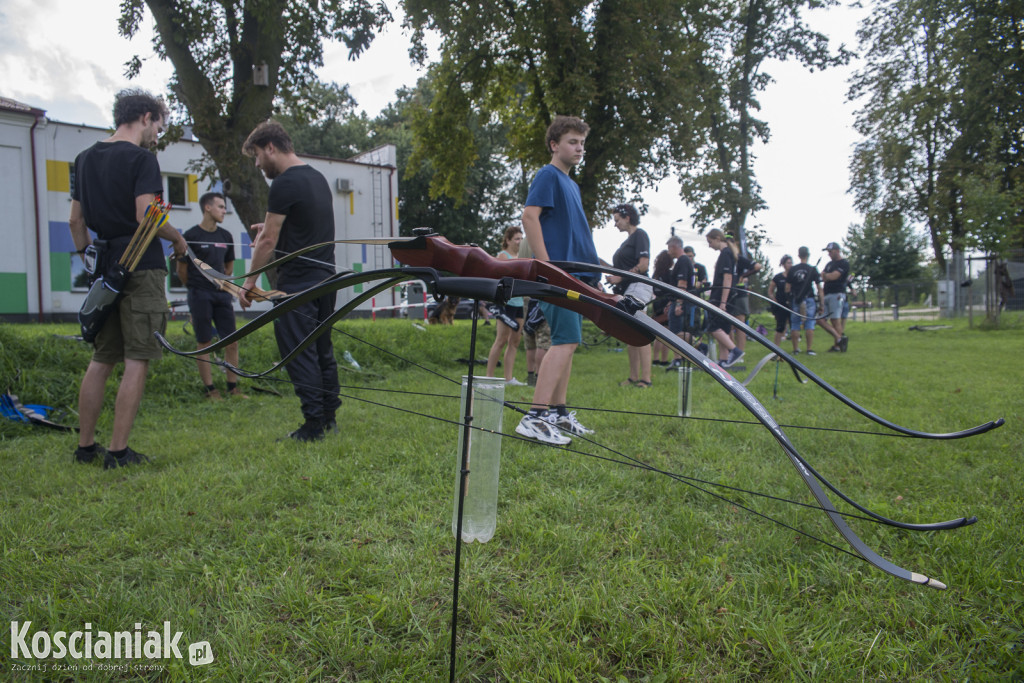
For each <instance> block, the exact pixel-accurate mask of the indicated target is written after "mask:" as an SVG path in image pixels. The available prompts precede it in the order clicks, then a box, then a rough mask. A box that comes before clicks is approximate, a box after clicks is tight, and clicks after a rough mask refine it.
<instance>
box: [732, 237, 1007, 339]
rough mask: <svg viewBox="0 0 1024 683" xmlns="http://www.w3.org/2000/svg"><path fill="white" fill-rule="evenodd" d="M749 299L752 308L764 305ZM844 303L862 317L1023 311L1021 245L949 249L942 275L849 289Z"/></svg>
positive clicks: (987, 315)
mask: <svg viewBox="0 0 1024 683" xmlns="http://www.w3.org/2000/svg"><path fill="white" fill-rule="evenodd" d="M755 301H758V304H757V305H752V306H751V308H752V309H753V311H752V312H755V313H756V312H762V311H766V310H767V309H766V307H765V304H763V303H762V302H760V300H755ZM752 303H753V302H752ZM850 304H851V310H850V319H853V320H859V321H862V322H871V321H882V320H937V319H940V318H967V319H968V320H969V321H970V324H971V325H972V326H973V325H974V324H975V323H980V322H982V321H987V322H989V323H994V324H998V323H999V319H1000V316H1001V315H1004V314H1007V313H1014V312H1016V313H1018V314H1020V313H1021V312H1024V250H1015V251H1012V252H1009V253H1006V254H1001V255H991V254H990V255H980V256H970V255H966V254H962V253H961V254H955V255H954V257H953V258H952V259H950V260H949V263H948V264H947V268H946V272H945V273H944V274H943V277H940V278H938V279H931V280H902V281H898V282H885V283H873V284H872V285H871V286H870V287H863V288H855V293H854V294H853V295H852V296H851V297H850Z"/></svg>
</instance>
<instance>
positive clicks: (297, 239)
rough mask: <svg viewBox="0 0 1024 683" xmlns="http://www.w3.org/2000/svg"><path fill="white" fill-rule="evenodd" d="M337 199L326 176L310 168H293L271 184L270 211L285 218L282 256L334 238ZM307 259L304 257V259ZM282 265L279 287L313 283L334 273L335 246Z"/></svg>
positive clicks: (279, 246) (282, 232) (280, 241)
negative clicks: (335, 202) (335, 200)
mask: <svg viewBox="0 0 1024 683" xmlns="http://www.w3.org/2000/svg"><path fill="white" fill-rule="evenodd" d="M333 202H334V197H333V195H332V194H331V186H330V185H328V184H327V179H326V178H324V176H323V174H321V173H320V172H319V171H317V170H316V169H315V168H313V167H312V166H309V165H299V166H292V167H290V168H288V169H286V170H285V171H284V172H283V173H281V174H280V175H279V176H277V177H276V178H274V181H273V182H272V183H271V185H270V197H269V199H268V200H267V212H268V213H276V214H281V215H283V216H285V219H284V224H283V225H282V227H281V233H280V237H279V238H278V242H277V251H278V252H279V254H290V253H292V252H294V251H298V250H299V249H302V248H304V247H308V246H310V245H312V244H318V243H320V242H329V241H331V240H333V239H334V203H333ZM303 257H304V258H303ZM303 257H299V258H295V259H292V260H291V261H288V262H287V263H284V264H282V265H281V266H280V267H279V268H278V271H277V283H278V287H281V286H283V285H288V284H294V283H312V282H316V281H319V280H322V279H324V278H325V277H328V276H330V275H333V274H334V245H330V244H328V245H325V246H323V247H320V248H319V249H315V250H314V251H311V252H308V253H306V254H304V255H303Z"/></svg>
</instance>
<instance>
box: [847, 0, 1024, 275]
mask: <svg viewBox="0 0 1024 683" xmlns="http://www.w3.org/2000/svg"><path fill="white" fill-rule="evenodd" d="M1022 21H1024V3H1022V2H1021V1H1020V0H1011V1H1008V2H1007V1H1001V0H888V1H886V2H881V3H879V4H878V5H876V7H875V9H874V12H873V13H872V14H871V15H870V16H869V17H868V18H867V19H866V20H865V22H864V24H863V25H862V26H861V29H860V31H859V33H858V35H859V39H860V44H861V47H862V49H863V51H864V56H865V60H866V62H867V65H866V66H865V68H863V69H862V70H861V71H860V72H858V73H857V74H856V75H855V77H854V79H853V80H852V82H851V88H850V97H851V99H862V100H864V103H863V105H862V106H861V109H860V110H859V112H858V116H857V122H856V127H857V130H858V132H859V133H860V134H861V135H863V136H864V140H863V141H862V142H861V143H859V144H858V145H857V147H856V149H855V153H854V157H853V160H852V161H851V166H850V168H851V177H852V180H851V185H852V189H853V192H854V195H855V205H856V206H857V208H858V209H860V210H861V211H862V212H864V213H865V214H867V215H869V216H872V217H873V219H874V220H875V221H876V222H877V224H878V226H879V228H880V229H890V230H892V229H895V228H897V227H899V226H902V225H903V224H904V223H905V222H907V223H911V224H913V225H920V226H923V227H924V228H926V229H927V231H928V234H929V238H930V240H931V247H932V251H933V252H934V255H935V259H936V260H937V262H938V263H939V265H940V267H944V266H945V259H946V252H947V250H950V249H952V250H954V251H961V250H964V249H968V248H973V247H981V248H984V249H986V250H990V251H999V250H1001V249H1004V248H1006V247H1009V246H1014V245H1020V244H1021V243H1022V242H1021V240H1022V232H1021V229H1022V228H1021V225H1022V224H1021V212H1022V210H1024V197H1022V188H1024V184H1022V183H1024V177H1022V173H1024V164H1022V161H1024V144H1022V143H1024V140H1022V135H1024V131H1022V129H1021V126H1020V121H1021V117H1022V116H1024V73H1022V70H1021V68H1020V56H1021V54H1022V49H1024V45H1022V34H1024V25H1022Z"/></svg>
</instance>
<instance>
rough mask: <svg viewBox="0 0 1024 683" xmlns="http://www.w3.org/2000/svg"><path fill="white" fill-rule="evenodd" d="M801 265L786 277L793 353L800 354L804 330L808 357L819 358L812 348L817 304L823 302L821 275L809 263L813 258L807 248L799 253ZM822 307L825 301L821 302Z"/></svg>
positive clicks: (791, 270)
mask: <svg viewBox="0 0 1024 683" xmlns="http://www.w3.org/2000/svg"><path fill="white" fill-rule="evenodd" d="M797 256H799V257H800V263H798V264H796V265H795V266H793V267H792V268H790V269H789V273H788V274H787V275H786V289H787V290H788V291H789V296H790V299H789V304H790V306H791V307H792V311H793V313H792V314H791V315H790V319H789V327H790V331H791V332H790V335H791V338H792V340H793V353H794V354H798V353H800V331H801V330H803V331H804V334H805V337H806V340H807V347H806V350H807V355H808V356H817V355H818V354H817V353H815V352H814V350H813V348H812V346H813V345H814V319H815V314H816V313H817V312H818V307H817V306H815V302H816V301H818V300H821V299H822V297H823V295H822V293H821V289H820V286H821V275H819V274H818V269H817V268H815V267H814V266H812V265H810V264H808V263H807V259H809V258H810V257H811V250H810V249H808V248H807V247H800V249H799V251H797ZM821 305H822V307H823V306H824V301H821Z"/></svg>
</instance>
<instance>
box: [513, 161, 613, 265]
mask: <svg viewBox="0 0 1024 683" xmlns="http://www.w3.org/2000/svg"><path fill="white" fill-rule="evenodd" d="M526 206H539V207H541V212H540V227H541V230H542V232H543V234H544V248H545V249H547V252H548V258H549V259H551V260H552V261H580V262H582V263H593V264H595V265H597V264H599V263H600V262H601V261H600V260H599V259H598V258H597V247H596V246H594V236H593V234H592V233H591V232H590V224H589V223H587V215H586V214H585V213H584V212H583V200H582V199H581V198H580V188H579V186H578V185H577V184H576V182H575V181H573V179H572V178H570V177H569V176H568V175H566V174H565V173H562V172H561V171H559V170H558V169H557V168H555V167H554V166H552V165H551V164H548V165H547V166H545V167H544V168H542V169H540V170H539V171H538V172H537V175H536V176H535V177H534V179H533V183H532V184H531V185H530V192H529V193H528V194H527V195H526Z"/></svg>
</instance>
